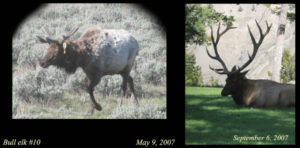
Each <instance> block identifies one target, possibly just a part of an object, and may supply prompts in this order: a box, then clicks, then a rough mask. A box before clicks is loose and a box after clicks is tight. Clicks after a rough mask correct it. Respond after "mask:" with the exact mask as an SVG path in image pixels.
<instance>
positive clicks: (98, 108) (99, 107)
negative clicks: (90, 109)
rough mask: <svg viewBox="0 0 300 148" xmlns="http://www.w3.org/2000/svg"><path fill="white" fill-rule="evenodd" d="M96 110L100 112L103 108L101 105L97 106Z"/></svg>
mask: <svg viewBox="0 0 300 148" xmlns="http://www.w3.org/2000/svg"><path fill="white" fill-rule="evenodd" d="M94 108H95V109H96V110H98V111H101V110H102V107H101V106H100V105H99V104H95V106H94Z"/></svg>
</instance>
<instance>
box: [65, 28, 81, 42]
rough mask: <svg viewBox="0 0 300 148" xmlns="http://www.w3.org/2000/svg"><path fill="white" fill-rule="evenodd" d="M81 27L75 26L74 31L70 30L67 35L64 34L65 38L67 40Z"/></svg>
mask: <svg viewBox="0 0 300 148" xmlns="http://www.w3.org/2000/svg"><path fill="white" fill-rule="evenodd" d="M78 29H79V27H77V28H74V29H73V30H72V31H70V32H69V33H68V34H67V35H63V39H64V40H66V39H68V38H70V37H71V36H72V35H73V34H74V33H75V32H76V31H77V30H78Z"/></svg>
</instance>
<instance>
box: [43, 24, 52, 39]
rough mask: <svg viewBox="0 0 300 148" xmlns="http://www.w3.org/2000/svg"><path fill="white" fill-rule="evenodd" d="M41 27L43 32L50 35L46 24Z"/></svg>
mask: <svg viewBox="0 0 300 148" xmlns="http://www.w3.org/2000/svg"><path fill="white" fill-rule="evenodd" d="M43 29H44V32H45V33H47V34H48V36H49V37H50V36H51V33H50V31H49V29H48V26H44V27H43Z"/></svg>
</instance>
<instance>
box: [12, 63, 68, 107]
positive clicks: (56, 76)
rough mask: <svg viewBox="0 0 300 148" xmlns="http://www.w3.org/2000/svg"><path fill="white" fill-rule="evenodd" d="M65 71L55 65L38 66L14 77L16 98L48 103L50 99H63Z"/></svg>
mask: <svg viewBox="0 0 300 148" xmlns="http://www.w3.org/2000/svg"><path fill="white" fill-rule="evenodd" d="M65 79H66V78H65V73H64V72H62V71H61V70H58V69H56V68H54V67H49V68H48V69H42V68H40V67H39V68H37V69H36V70H35V71H27V72H25V73H22V74H18V75H15V76H14V77H13V94H14V96H13V97H16V98H15V99H14V100H25V101H27V102H30V101H36V102H38V103H43V104H44V103H48V102H49V101H50V100H57V99H61V98H62V95H63V92H64V88H63V84H64V83H65Z"/></svg>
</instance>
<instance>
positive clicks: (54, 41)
mask: <svg viewBox="0 0 300 148" xmlns="http://www.w3.org/2000/svg"><path fill="white" fill-rule="evenodd" d="M46 40H47V42H48V43H55V44H58V41H57V40H54V39H51V38H50V37H46Z"/></svg>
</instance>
